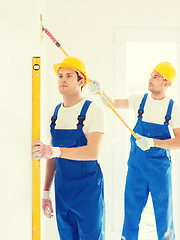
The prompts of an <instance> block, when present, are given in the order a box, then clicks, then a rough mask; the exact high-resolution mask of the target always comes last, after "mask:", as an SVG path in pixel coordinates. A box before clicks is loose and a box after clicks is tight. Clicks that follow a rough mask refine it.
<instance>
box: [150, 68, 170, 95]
mask: <svg viewBox="0 0 180 240" xmlns="http://www.w3.org/2000/svg"><path fill="white" fill-rule="evenodd" d="M168 85H169V82H168V80H166V79H164V77H163V76H162V75H161V74H160V73H159V72H157V71H156V70H154V71H153V72H152V73H151V78H150V79H149V85H148V90H149V91H150V92H152V93H155V94H158V93H161V92H163V91H165V89H166V88H167V87H168Z"/></svg>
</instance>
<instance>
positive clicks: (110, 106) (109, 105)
mask: <svg viewBox="0 0 180 240" xmlns="http://www.w3.org/2000/svg"><path fill="white" fill-rule="evenodd" d="M97 93H98V94H99V95H100V96H101V97H102V98H103V99H104V100H105V102H106V103H107V105H108V107H109V108H110V109H111V110H112V111H113V112H114V113H115V114H116V116H117V117H118V118H119V119H120V120H121V122H122V123H123V124H124V125H125V126H126V127H127V128H128V129H129V131H130V132H131V134H132V135H133V136H134V137H135V138H136V139H137V140H139V137H138V136H137V135H136V133H135V132H134V131H133V130H132V129H131V128H130V127H129V126H128V124H127V123H126V122H125V121H124V120H123V119H122V117H121V116H120V115H119V114H118V113H117V112H116V110H115V109H114V108H113V107H112V105H111V104H110V102H109V101H108V100H107V99H106V98H105V97H104V96H103V94H101V93H100V92H99V91H98V92H97Z"/></svg>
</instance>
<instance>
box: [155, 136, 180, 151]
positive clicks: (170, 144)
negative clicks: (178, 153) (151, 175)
mask: <svg viewBox="0 0 180 240" xmlns="http://www.w3.org/2000/svg"><path fill="white" fill-rule="evenodd" d="M154 144H155V147H159V148H164V149H170V150H171V149H172V150H173V149H180V139H179V138H171V139H166V140H159V139H154Z"/></svg>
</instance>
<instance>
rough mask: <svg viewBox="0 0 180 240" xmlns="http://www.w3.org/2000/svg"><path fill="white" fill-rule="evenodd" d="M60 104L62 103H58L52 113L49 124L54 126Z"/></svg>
mask: <svg viewBox="0 0 180 240" xmlns="http://www.w3.org/2000/svg"><path fill="white" fill-rule="evenodd" d="M61 105H62V103H60V104H58V105H57V106H56V108H55V111H54V114H53V116H52V117H51V126H54V127H55V125H56V120H57V115H58V111H59V109H60V107H61Z"/></svg>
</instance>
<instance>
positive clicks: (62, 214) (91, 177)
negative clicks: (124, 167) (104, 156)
mask: <svg viewBox="0 0 180 240" xmlns="http://www.w3.org/2000/svg"><path fill="white" fill-rule="evenodd" d="M90 104H91V102H90V101H87V100H86V101H85V103H84V105H83V107H82V109H81V113H80V115H79V116H78V123H77V129H55V122H56V119H57V114H58V111H59V108H60V107H61V104H59V105H58V106H57V107H56V109H55V112H54V115H53V117H52V118H51V120H52V122H51V136H52V145H53V147H66V148H71V147H73V148H74V147H81V146H85V145H87V139H86V137H85V135H84V132H83V130H82V129H83V121H84V120H85V117H86V112H87V110H88V108H89V105H90ZM55 163H56V174H55V201H56V219H57V226H58V231H59V235H60V239H61V240H104V209H105V207H104V182H103V174H102V172H101V168H100V165H99V164H98V162H97V160H95V161H93V160H92V161H75V160H70V159H65V158H55Z"/></svg>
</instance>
